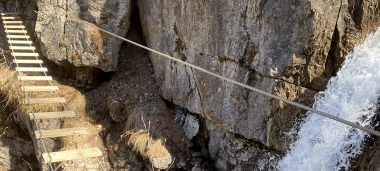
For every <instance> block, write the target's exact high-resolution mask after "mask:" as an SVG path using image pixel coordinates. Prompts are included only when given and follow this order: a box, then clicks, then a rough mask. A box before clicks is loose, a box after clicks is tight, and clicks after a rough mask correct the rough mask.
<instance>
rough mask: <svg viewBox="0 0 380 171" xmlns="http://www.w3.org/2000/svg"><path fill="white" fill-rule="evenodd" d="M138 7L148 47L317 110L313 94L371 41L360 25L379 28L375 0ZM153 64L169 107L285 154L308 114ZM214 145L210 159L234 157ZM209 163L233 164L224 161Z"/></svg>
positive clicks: (143, 3) (142, 1) (169, 64)
mask: <svg viewBox="0 0 380 171" xmlns="http://www.w3.org/2000/svg"><path fill="white" fill-rule="evenodd" d="M137 5H138V7H139V10H140V18H141V23H142V28H143V35H144V39H145V40H146V43H147V46H149V47H151V48H153V49H157V50H159V51H161V52H163V53H165V54H168V55H170V56H173V57H175V58H177V59H180V60H183V61H186V62H189V63H192V64H194V65H197V66H200V67H202V68H204V69H207V70H209V71H212V72H214V73H217V74H220V75H222V76H224V77H227V78H230V79H233V80H237V81H239V82H242V83H245V84H248V85H251V86H253V87H255V88H258V89H260V90H263V91H265V92H268V93H272V94H275V95H278V96H281V97H284V98H287V99H289V100H293V101H297V102H300V103H302V104H305V105H311V104H312V102H313V98H312V97H313V95H314V94H315V93H316V92H317V91H319V90H323V89H324V87H325V85H326V83H327V81H328V80H329V78H330V77H331V76H333V75H334V74H335V73H336V71H337V70H338V69H339V67H340V63H341V62H342V61H343V59H344V56H345V53H346V52H348V51H349V49H350V48H352V44H351V45H350V42H355V40H356V39H358V38H359V37H363V35H365V33H367V31H364V29H362V30H363V31H360V30H361V29H360V27H361V25H362V24H360V23H361V22H362V21H365V23H367V24H363V26H364V27H366V26H368V25H369V24H368V23H370V22H373V23H379V19H378V18H379V17H378V15H377V16H376V14H378V13H376V12H377V11H378V2H377V1H376V0H372V1H370V2H362V1H357V0H352V1H349V0H341V1H332V0H327V1H312V0H307V1H300V0H297V1H292V2H288V1H275V0H269V1H264V0H259V1H251V0H243V1H205V2H203V1H186V0H184V1H175V0H168V1H165V3H163V2H162V1H148V0H139V1H137ZM152 16H155V17H152ZM369 18H371V19H369ZM375 21H376V22H375ZM377 25H378V24H370V26H368V27H369V28H375V27H376V26H377ZM358 30H359V31H358ZM352 35H357V37H356V38H355V36H352ZM356 42H357V41H356ZM150 56H151V61H152V63H153V66H154V69H155V75H156V80H157V82H158V84H159V86H160V88H161V90H162V95H163V97H164V98H165V99H166V100H168V101H171V102H173V103H174V104H176V105H179V106H181V107H184V108H186V109H187V110H189V111H190V112H192V113H197V114H199V115H201V116H203V117H205V118H207V119H206V120H208V121H211V122H213V123H215V125H217V127H218V128H219V129H223V130H225V131H228V132H231V134H236V135H239V136H241V137H242V138H243V139H248V140H252V141H255V142H257V143H259V144H263V145H264V146H265V147H266V148H270V149H273V150H274V151H277V153H284V152H286V150H287V146H288V145H289V144H290V142H291V141H292V136H290V135H287V134H286V132H288V131H289V130H290V129H291V128H292V127H293V126H294V125H295V124H296V123H297V121H298V120H299V118H300V117H301V116H302V114H303V113H304V111H302V110H300V109H298V108H295V107H292V106H289V105H287V104H284V103H283V102H279V101H277V100H273V99H271V98H268V97H266V96H263V95H260V94H257V93H254V92H251V91H248V90H246V89H243V88H240V87H238V86H235V85H232V84H230V83H227V82H226V81H221V80H220V79H219V78H215V77H212V76H209V75H207V74H203V73H201V72H199V71H197V70H195V69H192V68H190V67H187V66H184V65H182V64H179V63H177V62H173V61H170V60H168V59H165V58H162V57H160V56H158V55H156V54H153V53H150ZM209 137H210V144H209V148H210V154H211V153H213V152H217V151H220V150H222V149H223V148H227V149H226V150H231V149H228V148H231V146H219V145H218V144H212V143H211V142H218V143H219V141H216V140H215V139H217V137H215V136H214V135H210V136H209ZM235 138H236V137H231V136H230V137H228V140H229V139H231V141H233V139H235ZM226 141H227V140H226ZM259 149H260V148H255V149H254V150H253V151H255V150H258V151H260V150H259ZM211 157H212V158H213V159H214V160H215V161H218V160H219V159H220V161H230V159H226V158H225V156H224V155H223V156H220V155H216V154H213V155H211ZM231 160H232V161H234V160H236V163H235V164H239V163H241V162H243V161H239V160H240V159H234V158H231ZM241 160H243V158H241ZM221 163H223V162H221ZM232 165H234V164H232ZM221 166H224V165H223V164H221ZM227 167H228V166H227ZM222 168H223V167H222Z"/></svg>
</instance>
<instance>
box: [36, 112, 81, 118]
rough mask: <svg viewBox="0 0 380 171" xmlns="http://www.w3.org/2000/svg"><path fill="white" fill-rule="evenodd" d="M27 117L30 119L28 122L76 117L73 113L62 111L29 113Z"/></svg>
mask: <svg viewBox="0 0 380 171" xmlns="http://www.w3.org/2000/svg"><path fill="white" fill-rule="evenodd" d="M29 117H30V120H35V119H56V118H75V117H76V115H75V113H74V112H73V111H62V112H43V113H29Z"/></svg>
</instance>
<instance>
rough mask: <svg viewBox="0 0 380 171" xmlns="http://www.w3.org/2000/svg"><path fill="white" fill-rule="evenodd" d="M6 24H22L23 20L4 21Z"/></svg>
mask: <svg viewBox="0 0 380 171" xmlns="http://www.w3.org/2000/svg"><path fill="white" fill-rule="evenodd" d="M3 23H4V24H22V21H3Z"/></svg>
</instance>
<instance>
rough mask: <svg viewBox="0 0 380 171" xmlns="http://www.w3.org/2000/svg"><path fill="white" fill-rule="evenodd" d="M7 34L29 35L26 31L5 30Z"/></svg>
mask: <svg viewBox="0 0 380 171" xmlns="http://www.w3.org/2000/svg"><path fill="white" fill-rule="evenodd" d="M5 33H28V32H27V31H26V30H5Z"/></svg>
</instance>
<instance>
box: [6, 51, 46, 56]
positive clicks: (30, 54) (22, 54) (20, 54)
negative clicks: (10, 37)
mask: <svg viewBox="0 0 380 171" xmlns="http://www.w3.org/2000/svg"><path fill="white" fill-rule="evenodd" d="M11 54H12V56H39V55H38V53H14V52H12V53H11Z"/></svg>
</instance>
